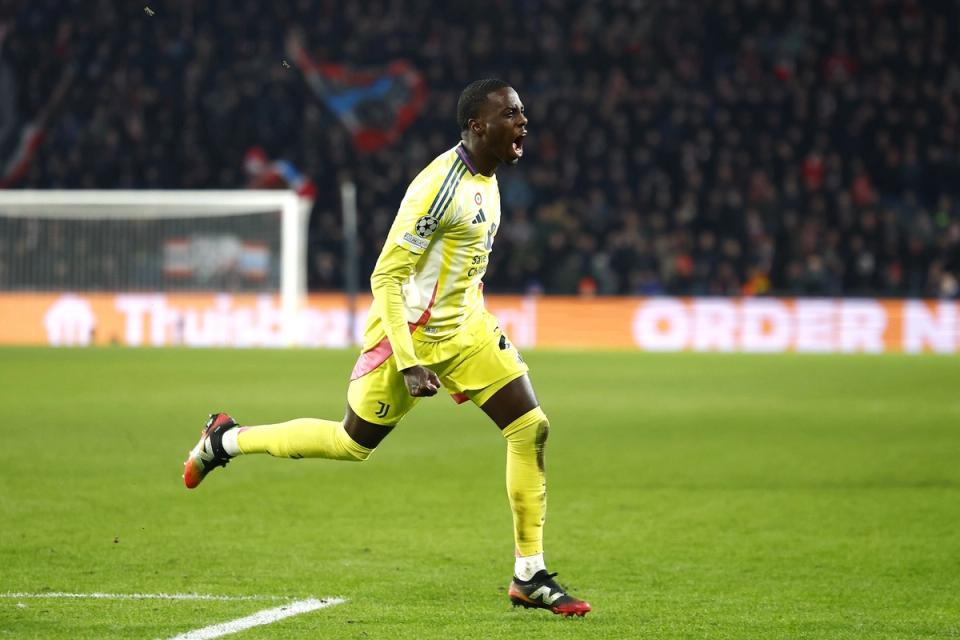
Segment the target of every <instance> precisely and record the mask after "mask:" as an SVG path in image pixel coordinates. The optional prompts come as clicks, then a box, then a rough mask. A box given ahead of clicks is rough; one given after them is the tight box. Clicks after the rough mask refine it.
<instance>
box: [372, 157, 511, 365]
mask: <svg viewBox="0 0 960 640" xmlns="http://www.w3.org/2000/svg"><path fill="white" fill-rule="evenodd" d="M499 226H500V191H499V189H498V187H497V179H496V177H495V176H491V177H488V176H485V175H483V174H481V173H479V172H478V171H477V170H476V167H475V165H474V164H473V161H472V160H471V158H470V154H469V152H468V151H467V150H466V148H465V147H464V146H463V145H462V144H459V145H457V146H456V147H454V148H452V149H450V150H448V151H446V152H444V153H443V154H441V155H440V156H438V157H437V158H436V159H434V161H433V162H431V163H430V164H429V165H428V166H427V168H426V169H424V170H423V171H421V172H420V174H419V175H418V176H417V177H416V178H414V180H413V182H411V183H410V186H409V187H408V188H407V192H406V195H405V196H404V198H403V201H402V202H401V203H400V209H399V211H398V212H397V217H396V219H395V220H394V222H393V226H392V227H391V228H390V232H389V234H388V235H387V239H386V242H384V245H383V251H382V252H381V253H380V258H379V260H377V265H376V267H375V268H374V271H373V275H372V276H371V278H370V282H371V287H372V290H373V297H374V300H373V304H372V306H371V309H370V315H369V316H368V320H367V326H366V330H365V333H364V346H363V349H364V351H368V350H371V349H374V348H375V347H377V346H378V345H381V347H382V346H383V345H382V343H383V342H384V338H386V339H387V340H388V341H389V347H390V348H391V349H390V350H391V351H392V352H393V354H394V357H395V358H396V361H397V368H398V369H405V368H407V367H409V366H412V365H414V364H419V361H418V359H417V356H416V352H415V350H414V341H413V339H412V338H411V333H413V332H416V338H417V339H418V340H427V341H433V340H441V339H444V338H447V337H449V336H451V335H452V334H454V333H455V332H456V331H457V329H458V327H461V326H462V325H463V324H464V323H466V322H468V321H469V320H470V319H471V318H472V317H473V316H474V314H476V313H477V312H480V311H482V309H483V292H482V288H483V283H482V278H483V274H484V272H485V271H486V270H487V264H488V259H489V255H490V250H491V248H492V247H493V239H494V237H495V236H496V233H497V228H498V227H499Z"/></svg>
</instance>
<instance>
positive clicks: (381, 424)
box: [183, 358, 416, 489]
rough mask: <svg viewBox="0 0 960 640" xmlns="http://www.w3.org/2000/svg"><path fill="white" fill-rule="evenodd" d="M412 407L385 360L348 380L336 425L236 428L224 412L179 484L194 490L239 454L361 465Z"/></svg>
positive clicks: (303, 421) (301, 422)
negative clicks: (344, 406)
mask: <svg viewBox="0 0 960 640" xmlns="http://www.w3.org/2000/svg"><path fill="white" fill-rule="evenodd" d="M415 403H416V399H415V398H411V397H410V395H409V394H408V393H407V391H406V387H405V386H404V385H403V377H402V376H401V375H400V374H399V373H398V372H397V371H396V367H395V366H394V365H393V359H392V358H390V359H388V361H387V362H384V363H383V364H381V365H380V366H379V367H377V368H376V369H374V370H373V371H371V372H369V373H367V374H366V375H364V376H361V377H359V378H357V379H354V380H351V382H350V387H349V389H348V392H347V410H346V414H345V416H344V418H343V420H340V421H334V420H324V419H319V418H297V419H295V420H289V421H286V422H281V423H277V424H265V425H257V426H246V427H241V426H240V425H239V424H237V422H236V421H235V420H233V418H231V417H230V416H229V415H227V414H226V413H218V414H214V415H211V416H210V419H209V420H208V421H207V424H206V426H205V428H204V430H203V432H202V433H201V437H200V441H199V442H198V443H197V445H196V446H195V447H194V449H193V450H192V451H191V452H190V455H189V457H188V458H187V461H186V462H185V463H184V475H183V479H184V483H185V484H186V485H187V487H188V488H191V489H192V488H194V487H196V486H197V485H199V484H200V482H201V481H202V480H203V478H204V477H205V476H206V475H207V474H208V473H209V472H210V471H212V470H213V469H215V468H217V467H220V466H225V465H226V464H227V462H229V460H230V459H231V458H234V457H236V456H238V455H241V454H255V453H267V454H270V455H272V456H275V457H280V458H293V459H300V458H326V459H329V460H345V461H355V462H363V461H364V460H366V459H367V458H369V457H370V454H371V453H372V452H373V450H374V449H375V448H376V447H377V445H379V444H380V442H381V441H382V440H383V439H384V438H385V437H386V436H387V434H389V433H390V431H391V430H392V429H393V427H394V426H395V425H396V424H397V423H398V422H399V421H400V419H401V418H402V417H403V416H404V415H405V414H406V413H407V412H408V411H409V410H410V409H411V408H412V407H413V405H414V404H415Z"/></svg>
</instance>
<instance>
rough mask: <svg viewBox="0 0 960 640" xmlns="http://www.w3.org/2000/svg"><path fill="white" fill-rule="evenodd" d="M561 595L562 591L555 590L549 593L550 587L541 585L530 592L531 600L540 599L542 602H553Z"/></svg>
mask: <svg viewBox="0 0 960 640" xmlns="http://www.w3.org/2000/svg"><path fill="white" fill-rule="evenodd" d="M561 597H563V591H557V592H556V593H550V587H548V586H547V585H543V586H542V587H540V588H539V589H537V590H536V591H534V592H533V593H531V594H530V599H531V600H536V599H537V598H539V599H540V601H541V602H543V603H544V604H553V603H554V602H556V601H557V600H559V599H560V598H561Z"/></svg>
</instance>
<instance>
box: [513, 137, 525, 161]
mask: <svg viewBox="0 0 960 640" xmlns="http://www.w3.org/2000/svg"><path fill="white" fill-rule="evenodd" d="M526 136H527V134H525V133H524V134H523V135H519V136H517V137H516V138H514V140H513V144H512V145H511V149H512V150H513V155H515V156H516V157H518V158H520V157H522V156H523V139H524V138H525V137H526Z"/></svg>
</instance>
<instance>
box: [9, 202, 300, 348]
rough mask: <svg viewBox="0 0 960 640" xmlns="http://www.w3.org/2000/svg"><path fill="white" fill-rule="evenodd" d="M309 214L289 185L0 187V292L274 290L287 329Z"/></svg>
mask: <svg viewBox="0 0 960 640" xmlns="http://www.w3.org/2000/svg"><path fill="white" fill-rule="evenodd" d="M309 215H310V206H309V202H308V201H304V200H301V199H300V198H298V197H297V195H296V194H295V193H293V192H288V191H87V190H84V191H0V291H8V292H61V291H69V292H116V293H127V292H159V293H188V292H197V293H199V292H204V293H217V294H221V293H227V294H233V293H237V294H265V295H267V294H270V295H278V296H279V300H280V310H281V317H282V325H283V327H284V333H285V334H287V335H291V332H292V331H293V330H294V327H295V325H296V317H297V313H298V312H299V310H300V309H301V308H302V305H303V304H304V300H305V296H306V235H307V225H308V222H309ZM288 343H289V341H288Z"/></svg>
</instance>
